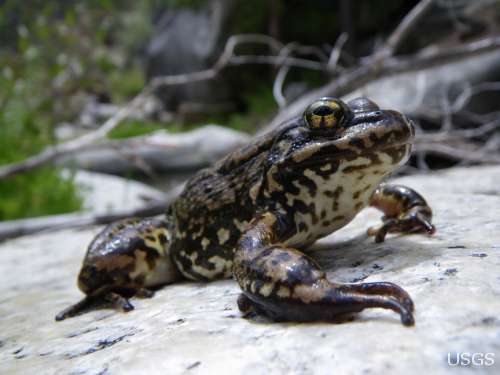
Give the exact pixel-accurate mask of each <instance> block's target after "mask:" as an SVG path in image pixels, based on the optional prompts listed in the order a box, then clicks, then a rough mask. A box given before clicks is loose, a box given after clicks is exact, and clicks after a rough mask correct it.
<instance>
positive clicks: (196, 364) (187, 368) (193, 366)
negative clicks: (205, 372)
mask: <svg viewBox="0 0 500 375" xmlns="http://www.w3.org/2000/svg"><path fill="white" fill-rule="evenodd" d="M199 365H201V362H200V361H196V362H194V363H192V364H190V365H189V366H188V367H186V370H192V369H194V368H196V367H198V366H199Z"/></svg>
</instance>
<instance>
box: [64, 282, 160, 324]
mask: <svg viewBox="0 0 500 375" xmlns="http://www.w3.org/2000/svg"><path fill="white" fill-rule="evenodd" d="M132 294H133V295H134V296H135V297H138V298H151V297H153V296H154V291H152V290H149V289H146V288H139V289H137V290H136V291H135V292H133V293H132ZM126 295H127V296H128V295H131V293H126ZM102 308H112V309H117V310H120V311H123V312H128V311H132V310H133V309H134V305H132V303H130V301H129V299H128V298H127V297H125V296H123V295H121V294H119V293H116V292H107V293H101V294H98V295H92V296H86V297H85V298H83V299H82V300H81V301H80V302H77V303H75V304H74V305H71V306H69V307H68V308H66V309H64V310H63V311H61V312H60V313H59V314H57V315H56V321H61V320H64V319H66V318H71V317H74V316H76V315H80V314H83V313H85V312H88V311H91V310H97V309H102Z"/></svg>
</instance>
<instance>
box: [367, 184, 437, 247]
mask: <svg viewBox="0 0 500 375" xmlns="http://www.w3.org/2000/svg"><path fill="white" fill-rule="evenodd" d="M370 206H372V207H375V208H377V209H379V210H381V211H382V212H383V213H384V217H383V218H382V224H381V225H380V226H378V227H372V228H369V229H368V235H370V236H375V242H383V241H384V239H385V236H386V235H387V233H389V232H392V233H395V232H400V233H415V232H426V233H428V234H434V232H435V231H436V228H435V227H434V225H433V224H432V222H431V220H432V210H431V208H430V207H429V205H428V204H427V202H426V201H425V199H424V198H423V197H422V196H421V195H420V194H418V193H417V192H416V191H415V190H413V189H410V188H408V187H406V186H402V185H382V186H380V187H379V188H377V189H376V190H375V192H374V193H373V195H372V197H371V200H370Z"/></svg>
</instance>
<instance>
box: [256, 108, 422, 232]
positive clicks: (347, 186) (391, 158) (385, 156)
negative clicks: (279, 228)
mask: <svg viewBox="0 0 500 375" xmlns="http://www.w3.org/2000/svg"><path fill="white" fill-rule="evenodd" d="M413 136H414V129H413V125H412V123H411V121H410V120H408V119H407V118H406V117H405V116H404V115H402V114H401V113H399V112H396V111H392V110H381V109H380V108H379V107H378V106H377V105H376V104H375V103H374V102H372V101H371V100H369V99H366V98H358V99H354V100H352V101H350V102H348V103H344V102H343V101H341V100H339V99H336V98H321V99H319V100H317V101H315V102H313V103H312V104H311V105H309V106H308V107H307V108H306V110H305V111H304V113H303V115H302V116H301V117H300V118H297V119H295V120H292V121H291V122H289V123H288V124H286V125H283V126H282V127H281V128H280V129H278V130H277V131H276V133H275V135H274V138H273V145H272V146H271V147H270V149H269V152H268V154H267V168H266V171H265V177H264V181H265V183H264V189H263V194H264V197H265V198H267V199H269V198H270V199H271V202H274V201H279V202H281V203H280V204H281V206H282V207H285V208H286V209H287V211H288V210H289V212H292V213H293V215H295V217H296V222H297V223H298V222H299V221H301V222H303V223H305V226H307V227H308V228H311V227H314V226H315V225H314V223H315V222H318V221H320V220H321V218H323V223H324V230H323V229H321V230H320V232H321V233H319V234H318V235H321V234H323V232H324V233H327V232H331V231H332V230H335V229H336V228H339V227H340V226H342V225H345V223H347V222H348V221H349V220H350V219H351V218H352V217H353V216H354V215H355V214H356V213H357V212H358V211H359V210H360V209H362V208H363V207H364V206H366V205H367V204H368V201H369V198H370V196H371V194H372V192H373V191H374V190H375V188H376V187H377V186H378V185H379V183H380V182H381V181H382V180H383V179H384V178H385V177H386V176H387V175H388V174H390V173H391V172H392V171H394V170H395V169H396V168H397V167H399V166H400V165H401V164H403V163H404V162H406V160H407V159H408V157H409V155H410V151H411V141H412V139H413ZM335 220H336V222H335ZM322 225H323V224H322ZM316 227H317V225H316ZM308 234H310V233H308ZM311 238H312V237H311Z"/></svg>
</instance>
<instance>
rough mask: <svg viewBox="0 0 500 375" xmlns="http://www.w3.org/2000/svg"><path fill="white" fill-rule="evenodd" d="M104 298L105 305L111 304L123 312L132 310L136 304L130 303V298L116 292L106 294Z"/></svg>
mask: <svg viewBox="0 0 500 375" xmlns="http://www.w3.org/2000/svg"><path fill="white" fill-rule="evenodd" d="M102 299H103V305H109V306H110V307H113V308H116V309H120V310H121V311H123V312H128V311H132V310H133V309H134V305H132V304H131V303H130V301H129V300H128V298H125V297H123V296H122V295H120V294H118V293H115V292H109V293H107V294H105V295H104V296H103V297H102Z"/></svg>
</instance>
